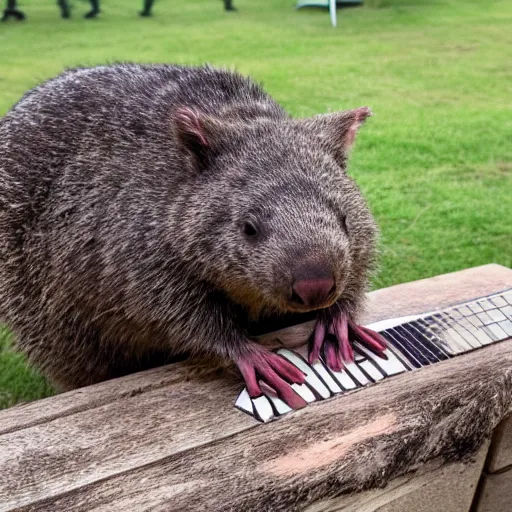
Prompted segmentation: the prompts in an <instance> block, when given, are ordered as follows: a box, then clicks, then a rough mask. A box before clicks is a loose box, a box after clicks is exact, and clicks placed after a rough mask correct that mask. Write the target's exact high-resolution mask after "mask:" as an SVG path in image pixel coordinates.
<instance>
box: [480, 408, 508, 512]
mask: <svg viewBox="0 0 512 512" xmlns="http://www.w3.org/2000/svg"><path fill="white" fill-rule="evenodd" d="M507 467H510V468H511V469H512V416H510V417H508V418H505V419H504V420H503V421H502V422H501V423H500V424H499V425H498V427H497V428H496V431H495V433H494V436H493V440H492V445H491V450H490V454H489V460H488V461H487V468H486V470H487V472H488V473H496V472H497V471H501V470H503V469H504V468H507ZM511 509H512V504H511Z"/></svg>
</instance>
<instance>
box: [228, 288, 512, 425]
mask: <svg viewBox="0 0 512 512" xmlns="http://www.w3.org/2000/svg"><path fill="white" fill-rule="evenodd" d="M368 327H370V328H371V329H374V330H376V331H378V332H380V333H381V334H382V336H384V337H385V338H386V339H387V341H388V348H387V349H386V351H385V355H386V356H387V359H383V358H381V357H379V356H378V355H376V354H374V353H373V352H371V351H370V350H368V349H367V348H366V347H364V346H362V345H360V344H359V343H357V342H356V343H354V353H355V361H354V362H353V363H349V364H345V367H344V369H343V371H341V372H334V371H332V370H331V369H329V368H328V367H327V366H326V365H325V364H324V363H323V362H322V361H318V362H316V363H314V364H312V365H310V364H309V363H308V362H307V361H306V360H305V359H304V358H303V357H302V356H301V355H300V354H298V353H296V352H294V351H291V350H288V349H280V350H278V351H277V353H278V354H280V355H281V356H282V357H285V358H286V359H288V360H289V361H290V362H291V363H293V364H294V365H295V366H297V367H298V368H300V369H301V370H302V371H303V372H304V373H305V374H306V382H305V383H304V384H300V385H299V384H293V385H292V387H293V389H294V390H295V391H296V392H297V393H298V394H299V395H300V396H302V397H303V398H304V400H306V402H308V403H310V402H315V401H317V400H325V399H327V398H330V397H332V396H334V395H337V394H343V393H347V392H351V391H355V390H357V389H361V388H363V387H365V386H368V385H370V384H373V383H376V382H379V381H381V380H383V379H385V378H387V377H391V376H393V375H397V374H399V373H403V372H406V371H412V370H416V369H419V368H423V367H424V366H429V365H431V364H435V363H437V362H439V361H444V360H446V359H450V358H452V357H455V356H457V355H459V354H463V353H466V352H470V351H471V350H476V349H478V348H481V347H484V346H485V345H489V344H491V343H496V342H499V341H503V340H505V339H507V338H510V337H512V289H510V290H506V291H504V292H500V293H496V294H494V295H489V296H487V297H482V298H479V299H475V300H472V301H468V302H465V303H462V304H459V305H456V306H453V307H450V308H446V309H443V310H439V311H434V312H429V313H424V314H420V315H414V316H409V317H401V318H394V319H390V320H384V321H382V322H377V323H375V324H371V325H369V326H368ZM235 406H236V407H237V408H239V409H240V410H242V411H244V412H246V413H247V414H250V415H251V416H254V417H255V418H256V419H258V420H259V421H262V422H267V421H270V420H272V419H275V418H278V417H279V416H282V415H283V414H286V413H287V412H290V411H291V409H290V408H289V407H288V406H287V405H286V404H285V403H284V402H283V401H282V400H281V399H280V398H278V397H277V396H276V395H275V394H274V393H272V390H268V393H266V394H264V395H262V396H260V397H258V398H250V397H249V394H248V393H247V390H246V389H244V390H243V391H242V392H241V393H240V395H239V396H238V398H237V400H236V403H235Z"/></svg>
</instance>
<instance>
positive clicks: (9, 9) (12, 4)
mask: <svg viewBox="0 0 512 512" xmlns="http://www.w3.org/2000/svg"><path fill="white" fill-rule="evenodd" d="M11 16H12V17H13V18H16V19H17V20H18V21H21V20H24V19H25V14H24V13H23V12H21V11H20V10H19V9H17V8H16V0H7V6H6V8H5V10H4V13H3V15H2V21H7V20H8V19H9V17H11Z"/></svg>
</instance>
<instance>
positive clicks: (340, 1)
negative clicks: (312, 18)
mask: <svg viewBox="0 0 512 512" xmlns="http://www.w3.org/2000/svg"><path fill="white" fill-rule="evenodd" d="M363 1H364V0H303V1H301V0H299V1H298V2H297V9H301V8H302V7H327V8H328V9H329V14H330V16H331V24H332V26H333V27H335V26H336V5H360V4H362V3H363Z"/></svg>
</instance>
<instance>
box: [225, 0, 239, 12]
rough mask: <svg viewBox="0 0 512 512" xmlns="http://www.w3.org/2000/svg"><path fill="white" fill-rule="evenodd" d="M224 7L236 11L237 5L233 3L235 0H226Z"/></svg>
mask: <svg viewBox="0 0 512 512" xmlns="http://www.w3.org/2000/svg"><path fill="white" fill-rule="evenodd" d="M224 9H225V10H226V11H236V7H235V6H234V5H233V0H224Z"/></svg>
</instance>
